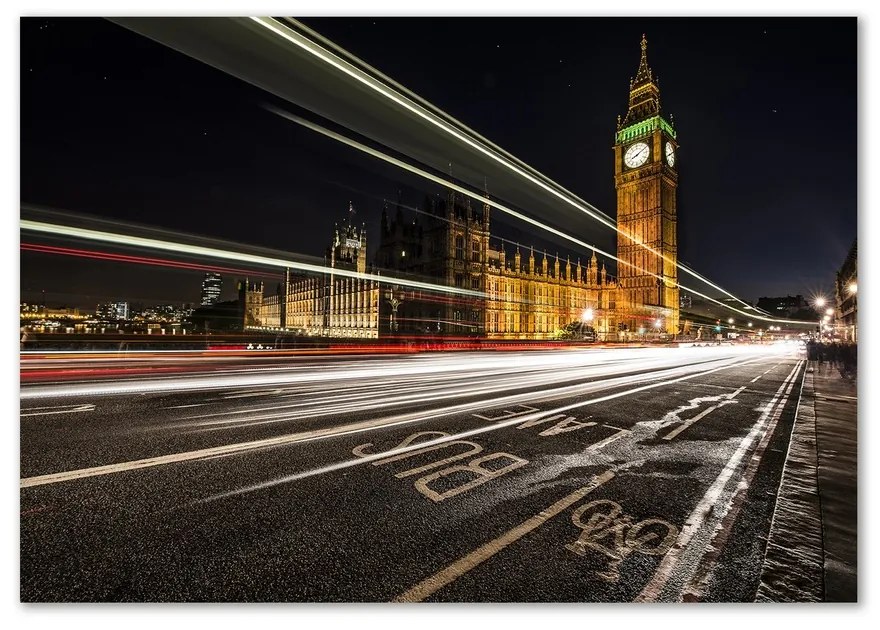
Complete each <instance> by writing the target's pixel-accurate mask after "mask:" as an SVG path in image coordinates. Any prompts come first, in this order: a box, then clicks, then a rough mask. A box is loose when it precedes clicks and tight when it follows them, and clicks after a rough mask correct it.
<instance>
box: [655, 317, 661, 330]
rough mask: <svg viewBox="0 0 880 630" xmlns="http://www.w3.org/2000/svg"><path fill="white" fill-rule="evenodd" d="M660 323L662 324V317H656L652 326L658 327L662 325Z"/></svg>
mask: <svg viewBox="0 0 880 630" xmlns="http://www.w3.org/2000/svg"><path fill="white" fill-rule="evenodd" d="M662 325H663V320H662V319H658V320H657V321H655V322H654V328H660V326H662Z"/></svg>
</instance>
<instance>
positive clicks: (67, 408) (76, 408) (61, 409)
mask: <svg viewBox="0 0 880 630" xmlns="http://www.w3.org/2000/svg"><path fill="white" fill-rule="evenodd" d="M37 409H47V410H49V411H36V410H37ZM53 409H54V411H52V410H53ZM94 410H95V405H93V404H91V403H85V404H81V405H59V406H57V407H31V408H30V409H25V410H23V411H22V412H21V413H20V414H19V416H20V417H22V418H27V417H30V416H54V415H57V414H59V413H82V412H84V411H94ZM30 412H34V413H30Z"/></svg>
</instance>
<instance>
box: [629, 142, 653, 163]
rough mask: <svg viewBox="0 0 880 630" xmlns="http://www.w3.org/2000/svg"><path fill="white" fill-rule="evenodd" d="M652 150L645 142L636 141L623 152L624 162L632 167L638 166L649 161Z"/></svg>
mask: <svg viewBox="0 0 880 630" xmlns="http://www.w3.org/2000/svg"><path fill="white" fill-rule="evenodd" d="M649 153H650V150H649V149H648V145H647V144H645V143H644V142H636V143H635V144H632V145H630V146H629V148H628V149H627V150H626V153H624V154H623V163H624V164H626V165H627V166H628V167H630V168H636V167H637V166H641V165H642V164H644V163H645V162H647V161H648V154H649Z"/></svg>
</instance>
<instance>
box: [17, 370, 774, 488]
mask: <svg viewBox="0 0 880 630" xmlns="http://www.w3.org/2000/svg"><path fill="white" fill-rule="evenodd" d="M761 360H764V357H759V358H755V359H749V360H746V361H741V362H738V363H730V364H727V365H723V366H721V367H717V368H713V369H711V370H706V371H703V372H694V373H693V374H687V375H685V376H680V377H677V378H674V379H670V380H668V381H660V382H657V383H651V384H649V385H643V386H641V387H635V388H632V389H628V390H625V391H622V392H617V393H614V394H609V395H607V396H601V397H599V398H592V399H590V400H586V401H583V402H578V403H573V404H570V405H566V406H563V407H559V408H557V409H550V410H547V411H542V412H540V413H534V414H530V415H527V416H522V417H519V418H513V419H511V420H509V421H507V422H501V423H498V424H494V425H489V426H487V427H483V428H480V429H474V430H472V431H466V432H464V433H462V434H459V435H458V436H450V437H449V438H444V441H445V440H452V439H459V438H460V437H461V436H465V435H477V434H479V433H485V432H487V431H493V430H497V429H500V428H502V427H505V426H506V425H508V424H511V423H516V424H519V423H522V422H525V421H527V420H536V419H538V418H543V417H545V416H551V415H553V414H556V413H560V412H563V411H568V410H570V409H577V408H580V407H586V406H588V405H594V404H596V403H600V402H605V401H608V400H613V399H616V398H620V397H622V396H629V395H632V394H636V393H638V392H642V391H646V390H649V389H654V388H657V387H663V386H666V385H669V384H671V383H678V382H681V381H686V380H689V379H692V378H697V377H699V376H705V375H706V374H712V373H714V372H718V371H720V370H727V369H730V368H735V367H741V366H743V365H746V364H749V363H754V362H755V361H761ZM463 406H465V407H469V406H471V405H463ZM483 406H485V404H484V403H483ZM446 415H449V413H448V412H447V411H446V410H442V411H440V412H438V413H435V414H424V413H421V414H404V415H403V416H397V417H391V418H379V419H377V420H366V421H363V422H357V423H354V424H349V425H342V426H338V427H329V428H326V429H318V430H314V431H306V432H301V433H292V434H287V435H281V436H276V437H273V438H265V439H262V440H253V441H250V442H240V443H237V444H226V445H223V446H215V447H211V448H203V449H198V450H195V451H186V452H182V453H173V454H170V455H160V456H156V457H148V458H145V459H138V460H134V461H128V462H120V463H118V464H108V465H105V466H95V467H92V468H81V469H78V470H70V471H66V472H60V473H51V474H47V475H38V476H35V477H26V478H24V479H21V480H20V485H19V487H21V488H28V487H31V486H40V485H45V484H52V483H61V482H64V481H72V480H74V479H82V478H85V477H96V476H99V475H110V474H114V473H119V472H125V471H130V470H138V469H142V468H151V467H153V466H162V465H165V464H174V463H178V462H184V461H191V460H197V459H204V458H206V457H214V456H215V455H224V454H228V453H242V452H246V451H252V450H255V449H261V448H266V447H276V446H286V445H289V444H295V443H297V442H304V441H311V440H315V439H321V438H329V437H336V436H341V435H348V434H351V433H358V432H362V431H368V430H372V429H379V428H387V427H392V426H398V425H402V424H410V423H413V422H422V421H425V420H428V419H435V418H439V417H443V416H446ZM279 483H281V482H279ZM272 485H274V484H272ZM260 487H266V486H265V484H261V486H260Z"/></svg>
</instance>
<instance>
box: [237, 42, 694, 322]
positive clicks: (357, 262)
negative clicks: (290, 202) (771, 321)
mask: <svg viewBox="0 0 880 630" xmlns="http://www.w3.org/2000/svg"><path fill="white" fill-rule="evenodd" d="M677 152H678V144H677V142H676V133H675V130H674V128H673V127H672V124H671V122H669V121H667V119H666V118H665V117H664V116H663V114H662V112H661V108H660V90H659V87H658V85H657V81H656V80H655V79H654V77H653V75H652V73H651V69H650V68H649V67H648V63H647V42H646V40H645V39H644V37H643V38H642V56H641V60H640V63H639V68H638V72H637V74H636V78H635V79H634V80H633V81H631V82H630V96H629V109H628V111H627V114H626V117H625V119H624V120H623V121H621V120H620V119H618V125H617V133H616V136H615V145H614V160H615V185H616V188H617V220H618V226H619V228H620V230H621V231H622V232H623V233H624V235H619V236H618V256H619V257H620V259H621V262H619V263H618V279H615V278H613V277H612V276H611V275H610V274H608V273H606V270H605V265H604V263H600V261H599V260H598V259H597V258H596V254H595V252H593V254H592V256H591V258H590V259H589V260H588V261H587V262H586V264H585V265H581V262H580V260H576V261H575V262H574V264H572V262H571V260H570V259H569V258H567V257H566V258H565V259H560V257H559V256H558V255H554V256H548V255H547V253H546V252H542V253H539V254H538V255H537V256H536V255H535V252H534V251H533V250H532V249H531V248H528V251H527V252H525V248H520V247H519V246H512V247H511V246H509V247H508V248H507V249H510V250H511V251H506V249H505V247H504V245H503V243H502V242H501V241H499V240H498V239H493V238H492V237H491V234H490V221H489V220H490V211H491V207H490V205H489V204H488V203H481V202H478V201H475V200H474V199H472V198H471V197H468V196H466V195H462V194H460V193H458V192H455V191H453V190H449V191H448V192H447V193H446V194H445V195H434V196H429V197H427V198H426V199H425V202H424V204H423V206H422V208H421V209H418V210H417V209H414V208H413V209H408V210H406V212H405V211H404V207H403V205H402V203H401V200H400V198H398V202H397V205H396V210H395V214H394V217H393V218H390V217H389V212H388V210H389V208H388V205H387V204H386V206H385V207H384V208H383V211H382V220H381V227H380V239H379V241H380V242H379V247H378V248H377V251H376V253H375V256H374V264H375V269H376V270H377V271H378V273H380V274H382V273H386V272H387V273H389V274H390V275H393V276H395V277H400V278H407V279H410V280H416V281H421V282H425V283H429V284H435V285H438V284H439V285H444V286H447V287H456V288H459V289H467V290H471V291H473V292H476V293H479V294H481V295H482V296H484V297H462V296H461V295H460V294H453V293H443V292H438V291H419V290H411V289H409V288H407V287H405V286H394V285H389V284H388V283H383V284H382V285H381V287H380V285H379V283H377V282H376V281H375V280H371V279H360V278H350V277H345V276H341V275H339V273H334V270H348V271H356V272H359V273H366V272H368V269H367V239H366V234H365V232H364V230H363V228H362V227H361V228H358V227H356V226H355V225H354V224H353V223H352V220H351V219H352V214H353V209H351V208H349V210H350V213H349V217H348V220H347V221H346V222H345V223H344V224H343V225H342V226H339V225H337V226H336V228H335V231H334V236H333V244H332V245H331V247H330V248H329V249H328V252H327V256H326V265H327V268H328V271H327V273H326V274H323V275H321V276H320V277H302V278H291V277H290V276H289V274H288V277H287V278H286V280H285V283H284V285H283V290H282V292H281V294H280V295H277V296H268V297H266V298H264V299H263V302H262V311H261V313H260V314H259V316H258V317H257V316H254V317H252V318H251V320H257V319H258V320H259V321H260V322H261V324H260V325H262V326H264V327H266V326H268V327H271V328H280V329H285V330H292V331H296V332H299V333H301V334H306V335H313V336H314V335H317V336H329V337H355V338H375V337H377V336H380V335H381V336H384V335H388V334H400V335H406V336H421V335H429V336H433V335H445V336H453V337H455V336H467V337H483V338H489V339H553V338H555V337H558V336H559V334H560V333H561V331H562V329H563V328H565V327H566V326H567V325H569V324H571V323H573V322H583V323H585V324H587V325H589V326H591V327H592V328H594V329H595V331H596V333H597V337H598V338H599V339H609V340H613V339H620V338H623V339H627V338H632V336H633V335H635V334H641V333H643V332H651V333H656V332H666V333H669V334H676V333H677V332H678V324H679V322H678V319H679V291H678V288H677V285H676V282H677V270H676V260H677V259H676V255H677V250H676V186H677V182H678V174H677V171H676V161H675V160H676V157H677V154H678V153H677ZM450 176H451V174H450ZM486 196H487V198H488V193H486ZM629 237H631V238H629ZM490 241H492V243H490ZM493 243H494V244H495V247H493V246H492V245H493ZM648 248H650V249H653V250H654V252H651V251H649V249H648ZM524 252H525V253H526V254H527V256H524V255H523V253H524ZM523 258H525V260H523ZM658 277H659V278H658ZM248 304H251V303H250V302H248ZM282 305H283V308H282ZM248 308H250V307H248ZM246 312H249V311H248V310H247V309H246ZM658 322H659V327H658V326H657V325H656V324H657V323H658Z"/></svg>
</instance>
